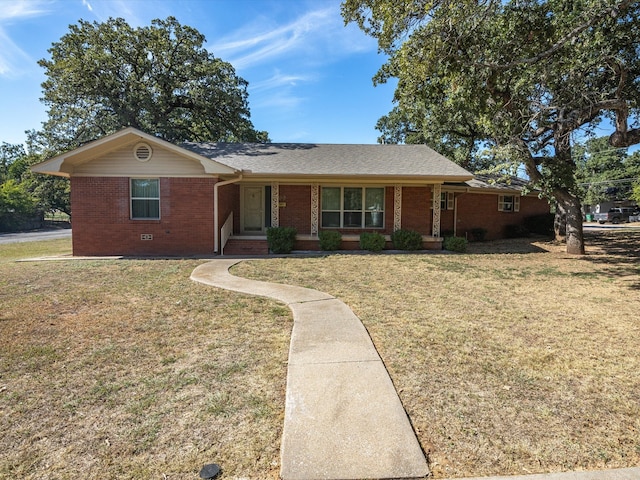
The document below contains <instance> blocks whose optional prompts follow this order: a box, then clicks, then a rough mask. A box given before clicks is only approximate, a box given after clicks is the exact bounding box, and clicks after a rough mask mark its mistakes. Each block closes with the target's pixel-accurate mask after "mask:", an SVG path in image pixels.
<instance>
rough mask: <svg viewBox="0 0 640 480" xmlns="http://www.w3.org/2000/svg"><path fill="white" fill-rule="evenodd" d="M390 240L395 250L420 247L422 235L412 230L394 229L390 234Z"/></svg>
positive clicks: (417, 248)
mask: <svg viewBox="0 0 640 480" xmlns="http://www.w3.org/2000/svg"><path fill="white" fill-rule="evenodd" d="M391 242H392V243H393V248H395V249H397V250H421V249H422V235H420V234H419V233H418V232H416V231H413V230H396V231H395V232H393V233H392V234H391Z"/></svg>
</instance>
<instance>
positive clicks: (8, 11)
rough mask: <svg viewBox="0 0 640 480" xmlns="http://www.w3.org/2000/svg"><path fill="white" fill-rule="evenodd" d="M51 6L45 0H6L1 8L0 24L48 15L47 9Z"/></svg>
mask: <svg viewBox="0 0 640 480" xmlns="http://www.w3.org/2000/svg"><path fill="white" fill-rule="evenodd" d="M50 4H51V2H50V1H43V0H17V1H16V0H4V1H3V2H2V8H0V23H10V22H11V21H13V20H21V19H23V18H27V17H34V16H39V15H43V14H46V13H48V12H49V9H47V8H45V7H46V6H47V5H50Z"/></svg>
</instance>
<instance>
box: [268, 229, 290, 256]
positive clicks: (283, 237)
mask: <svg viewBox="0 0 640 480" xmlns="http://www.w3.org/2000/svg"><path fill="white" fill-rule="evenodd" d="M297 233H298V232H297V231H296V229H295V228H293V227H270V228H267V244H268V245H269V250H270V251H271V252H273V253H291V251H292V250H293V245H294V244H295V241H296V234H297Z"/></svg>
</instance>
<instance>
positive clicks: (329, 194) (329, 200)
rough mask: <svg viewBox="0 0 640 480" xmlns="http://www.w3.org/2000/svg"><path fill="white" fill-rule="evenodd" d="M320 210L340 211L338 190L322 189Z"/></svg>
mask: <svg viewBox="0 0 640 480" xmlns="http://www.w3.org/2000/svg"><path fill="white" fill-rule="evenodd" d="M322 210H340V188H339V187H338V188H335V187H326V188H323V189H322Z"/></svg>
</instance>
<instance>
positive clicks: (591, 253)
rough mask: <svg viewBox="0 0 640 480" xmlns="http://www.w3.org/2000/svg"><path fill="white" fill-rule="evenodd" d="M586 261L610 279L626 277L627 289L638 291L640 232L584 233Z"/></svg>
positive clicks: (639, 278)
mask: <svg viewBox="0 0 640 480" xmlns="http://www.w3.org/2000/svg"><path fill="white" fill-rule="evenodd" d="M584 236H585V243H586V246H587V255H586V256H585V257H584V258H585V259H586V260H588V261H590V262H593V263H594V264H596V265H600V266H602V267H603V268H602V270H601V273H602V274H604V275H606V276H607V277H610V278H614V277H615V278H624V277H628V278H629V279H630V280H631V282H630V286H629V288H631V289H632V290H640V231H638V230H628V231H624V230H623V231H588V232H587V231H585V234H584Z"/></svg>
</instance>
